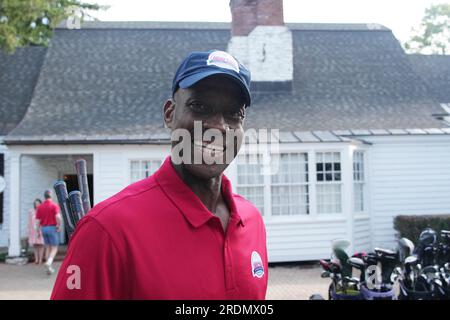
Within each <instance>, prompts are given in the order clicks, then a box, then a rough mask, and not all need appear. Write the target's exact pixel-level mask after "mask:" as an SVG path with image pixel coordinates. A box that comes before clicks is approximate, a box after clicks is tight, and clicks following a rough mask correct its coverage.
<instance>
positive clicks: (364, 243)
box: [353, 216, 372, 252]
mask: <svg viewBox="0 0 450 320" xmlns="http://www.w3.org/2000/svg"><path fill="white" fill-rule="evenodd" d="M353 221H354V223H353V225H354V227H353V243H354V251H355V252H361V251H366V252H367V251H370V250H371V249H372V248H371V234H370V218H369V217H368V216H367V217H354V220H353Z"/></svg>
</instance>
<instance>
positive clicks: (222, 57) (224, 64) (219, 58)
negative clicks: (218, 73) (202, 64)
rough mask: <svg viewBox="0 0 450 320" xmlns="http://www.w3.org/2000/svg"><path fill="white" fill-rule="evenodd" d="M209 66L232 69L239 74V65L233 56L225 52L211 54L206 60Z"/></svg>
mask: <svg viewBox="0 0 450 320" xmlns="http://www.w3.org/2000/svg"><path fill="white" fill-rule="evenodd" d="M206 64H207V65H208V66H210V65H213V66H216V67H219V68H224V69H230V70H233V71H236V72H237V73H239V63H238V62H237V61H236V59H235V58H233V56H232V55H231V54H229V53H228V52H225V51H214V52H211V53H210V54H209V56H208V60H206Z"/></svg>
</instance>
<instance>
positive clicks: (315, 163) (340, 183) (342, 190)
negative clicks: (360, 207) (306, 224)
mask: <svg viewBox="0 0 450 320" xmlns="http://www.w3.org/2000/svg"><path fill="white" fill-rule="evenodd" d="M318 153H323V154H325V153H338V154H339V164H340V168H341V169H340V174H341V179H340V181H334V180H333V181H325V180H322V181H317V171H316V172H315V176H314V177H315V178H316V190H315V191H316V193H315V195H314V196H315V197H316V212H317V214H319V215H340V214H343V212H344V197H343V193H344V187H343V185H344V183H343V181H344V174H343V163H342V162H343V152H341V151H316V152H315V157H316V158H315V159H314V160H315V161H314V168H316V165H317V154H318ZM332 170H334V169H332ZM322 172H323V173H325V168H323V170H322ZM320 185H325V186H327V185H338V186H339V189H340V192H339V193H340V198H341V202H340V204H341V211H340V212H320V213H319V212H318V201H317V195H318V194H317V186H320Z"/></svg>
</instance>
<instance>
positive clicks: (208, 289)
mask: <svg viewBox="0 0 450 320" xmlns="http://www.w3.org/2000/svg"><path fill="white" fill-rule="evenodd" d="M222 195H223V197H224V198H225V200H226V201H227V203H228V206H229V209H230V211H231V217H230V220H229V224H228V228H227V230H226V232H224V230H223V227H222V224H221V222H220V219H219V218H218V217H217V216H215V215H214V214H212V213H211V212H210V211H209V210H208V209H207V208H206V207H205V206H204V205H203V203H202V202H201V201H200V199H199V198H198V197H197V196H196V195H195V194H194V192H193V191H192V190H191V189H190V188H189V187H188V186H187V185H186V184H185V183H184V181H183V180H182V179H181V178H180V177H179V176H178V174H177V173H176V172H175V170H174V169H173V167H172V163H171V160H170V157H169V158H167V159H166V161H165V162H164V164H163V166H162V167H161V168H160V169H159V170H158V171H157V172H156V173H155V174H154V175H152V176H151V177H149V178H147V179H144V180H141V181H139V182H136V183H134V184H132V185H130V186H128V187H127V188H125V189H124V190H122V191H121V192H119V193H118V194H116V195H114V196H113V197H111V198H109V199H107V200H105V201H103V202H102V203H100V204H97V205H96V206H95V207H94V208H93V209H92V210H91V211H90V212H89V214H87V215H86V216H85V217H84V218H83V219H82V220H81V221H80V222H79V223H78V225H77V228H76V231H75V233H74V234H73V236H72V239H71V240H70V244H69V248H68V252H67V255H66V258H65V259H64V262H63V264H62V265H61V268H60V270H59V274H58V278H57V279H56V282H55V286H54V288H53V293H52V296H51V298H52V299H264V298H265V296H266V289H267V279H268V278H267V271H268V264H267V262H268V261H267V249H266V231H265V227H264V222H263V219H262V217H261V214H260V213H259V212H258V209H257V208H256V207H255V206H254V205H252V204H251V203H250V202H249V201H247V200H245V199H244V198H242V197H241V196H239V195H236V194H234V193H233V192H232V190H231V184H230V181H229V180H228V179H227V178H226V177H225V176H224V175H223V176H222Z"/></svg>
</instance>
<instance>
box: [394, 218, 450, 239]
mask: <svg viewBox="0 0 450 320" xmlns="http://www.w3.org/2000/svg"><path fill="white" fill-rule="evenodd" d="M425 228H431V229H433V230H435V231H436V232H437V233H438V234H440V231H441V230H450V214H446V215H420V216H406V215H405V216H396V217H395V218H394V229H395V230H397V231H398V233H399V236H400V238H403V237H405V238H408V239H409V240H411V241H412V242H414V243H417V240H418V239H419V235H420V233H421V232H422V231H423V230H424V229H425Z"/></svg>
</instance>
